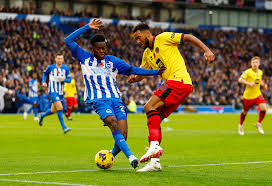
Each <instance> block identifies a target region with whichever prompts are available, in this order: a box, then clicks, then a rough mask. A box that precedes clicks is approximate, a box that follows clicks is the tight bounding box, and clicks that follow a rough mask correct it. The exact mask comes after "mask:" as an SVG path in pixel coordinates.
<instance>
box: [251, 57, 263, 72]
mask: <svg viewBox="0 0 272 186" xmlns="http://www.w3.org/2000/svg"><path fill="white" fill-rule="evenodd" d="M260 61H261V58H260V57H259V56H254V57H253V58H251V67H252V69H253V70H257V69H258V68H259V66H260Z"/></svg>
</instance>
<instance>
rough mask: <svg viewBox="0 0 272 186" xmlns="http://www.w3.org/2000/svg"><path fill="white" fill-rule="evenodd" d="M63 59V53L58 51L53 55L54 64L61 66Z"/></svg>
mask: <svg viewBox="0 0 272 186" xmlns="http://www.w3.org/2000/svg"><path fill="white" fill-rule="evenodd" d="M63 61H64V57H63V54H62V53H60V52H58V53H56V55H55V62H56V65H58V66H61V65H62V63H63Z"/></svg>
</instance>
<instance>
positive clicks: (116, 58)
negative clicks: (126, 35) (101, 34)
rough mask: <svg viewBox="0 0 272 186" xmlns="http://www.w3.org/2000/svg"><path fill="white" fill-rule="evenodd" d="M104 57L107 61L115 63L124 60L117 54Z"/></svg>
mask: <svg viewBox="0 0 272 186" xmlns="http://www.w3.org/2000/svg"><path fill="white" fill-rule="evenodd" d="M104 58H105V60H106V61H111V62H113V63H116V62H122V61H123V60H122V59H120V58H118V57H116V56H113V55H105V57H104Z"/></svg>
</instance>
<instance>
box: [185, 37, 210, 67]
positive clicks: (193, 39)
mask: <svg viewBox="0 0 272 186" xmlns="http://www.w3.org/2000/svg"><path fill="white" fill-rule="evenodd" d="M183 42H190V43H193V44H194V45H195V46H198V47H199V48H201V49H202V50H203V51H204V52H205V54H204V56H205V57H206V58H207V60H208V61H209V62H210V61H213V60H214V54H213V53H212V51H211V50H210V49H209V48H208V47H207V46H206V45H205V44H204V43H203V42H202V41H200V40H199V39H198V38H196V37H195V36H193V35H190V34H184V37H183Z"/></svg>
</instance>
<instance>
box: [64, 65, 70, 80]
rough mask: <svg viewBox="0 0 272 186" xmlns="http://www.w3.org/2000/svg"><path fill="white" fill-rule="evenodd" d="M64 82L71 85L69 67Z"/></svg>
mask: <svg viewBox="0 0 272 186" xmlns="http://www.w3.org/2000/svg"><path fill="white" fill-rule="evenodd" d="M64 82H65V83H71V75H70V69H69V67H67V66H66V68H65V79H64Z"/></svg>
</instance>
